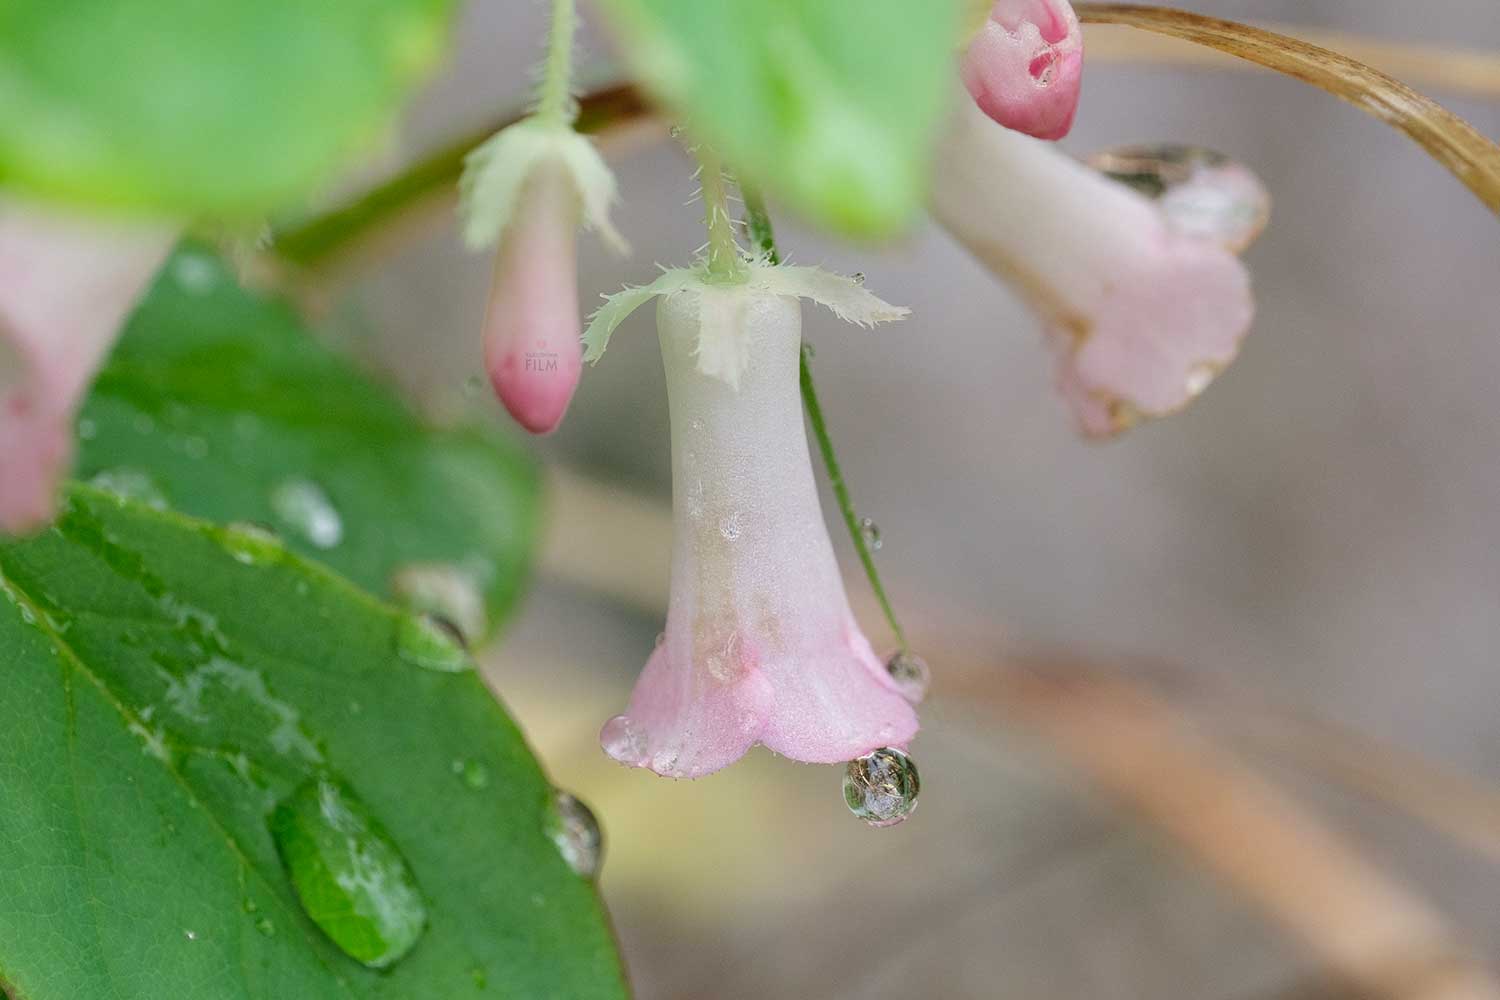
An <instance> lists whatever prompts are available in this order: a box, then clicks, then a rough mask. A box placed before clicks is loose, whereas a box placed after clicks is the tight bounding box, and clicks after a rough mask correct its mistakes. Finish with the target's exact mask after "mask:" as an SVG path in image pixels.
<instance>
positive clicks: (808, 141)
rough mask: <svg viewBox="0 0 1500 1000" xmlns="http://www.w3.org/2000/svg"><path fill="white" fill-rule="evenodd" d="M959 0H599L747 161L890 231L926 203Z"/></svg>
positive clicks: (791, 191) (840, 224) (730, 150)
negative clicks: (842, 0) (856, 0)
mask: <svg viewBox="0 0 1500 1000" xmlns="http://www.w3.org/2000/svg"><path fill="white" fill-rule="evenodd" d="M960 6H961V3H960V2H959V0H925V2H922V3H913V2H911V0H864V2H862V3H858V4H852V3H826V2H825V3H809V2H804V0H715V2H713V3H704V2H701V0H604V7H605V8H606V9H607V10H608V11H609V12H610V13H611V14H612V15H613V16H614V21H615V24H616V25H617V27H618V28H619V30H620V33H621V34H622V36H623V38H624V40H625V42H626V52H627V56H628V57H629V59H630V61H631V64H632V66H633V67H634V69H635V72H636V73H637V74H638V75H639V76H640V78H641V79H642V81H643V82H645V83H646V84H647V85H648V86H649V87H651V88H652V89H653V90H654V91H655V92H656V93H657V94H658V95H659V96H660V97H661V98H662V99H663V100H664V101H666V102H667V103H668V104H669V105H671V106H672V107H673V108H674V109H675V110H676V111H677V112H678V113H679V114H681V115H682V116H683V118H684V120H685V122H686V124H687V125H689V126H690V127H691V128H692V129H693V131H694V134H695V135H697V136H698V137H700V138H702V139H704V140H706V141H707V142H709V143H710V144H712V145H713V146H714V147H715V148H717V149H718V150H719V151H720V152H721V153H722V154H723V156H724V158H725V159H726V160H727V161H728V162H729V163H730V164H731V165H732V166H733V167H734V168H735V169H736V170H738V171H741V172H743V173H744V174H745V175H746V176H747V177H749V178H750V179H752V180H754V181H755V182H756V183H757V184H758V185H759V186H761V187H764V188H766V189H768V190H769V191H771V192H772V193H776V194H780V195H781V196H783V197H784V198H786V199H787V200H788V201H789V202H791V203H792V204H793V206H794V207H796V208H799V209H801V210H802V211H805V212H807V213H808V214H810V215H812V216H813V217H814V218H816V219H818V220H820V221H822V222H823V223H825V224H827V225H830V226H833V227H835V228H837V229H840V230H843V231H845V232H848V233H851V234H854V235H860V236H885V235H889V234H891V233H894V232H896V231H898V230H900V229H901V228H902V227H904V226H905V225H907V224H908V223H909V222H910V221H911V219H912V218H913V217H914V216H915V215H916V214H917V212H918V211H919V210H920V209H921V206H922V203H923V199H924V195H925V191H926V184H927V166H928V159H929V156H930V155H931V152H930V146H931V142H932V139H933V136H934V130H935V128H936V126H937V124H938V118H939V115H940V114H941V113H942V110H943V107H944V105H945V98H946V96H947V92H948V89H949V88H950V87H951V86H953V83H952V81H953V79H954V75H955V71H954V69H953V60H954V49H955V46H956V44H957V39H958V27H957V25H958V14H959V7H960Z"/></svg>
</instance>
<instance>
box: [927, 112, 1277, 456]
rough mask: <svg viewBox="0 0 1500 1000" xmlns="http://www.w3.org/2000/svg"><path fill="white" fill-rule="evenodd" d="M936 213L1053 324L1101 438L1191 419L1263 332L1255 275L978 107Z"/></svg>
mask: <svg viewBox="0 0 1500 1000" xmlns="http://www.w3.org/2000/svg"><path fill="white" fill-rule="evenodd" d="M932 208H933V213H934V215H935V216H936V217H937V219H938V220H939V221H940V222H942V224H943V225H944V226H945V227H946V228H947V229H948V230H949V231H950V232H952V233H953V235H954V236H955V237H957V238H958V240H959V241H960V242H961V243H963V244H964V245H965V246H966V247H967V248H968V249H969V250H970V251H971V252H972V253H973V254H974V255H975V256H976V257H978V258H979V259H980V260H981V261H983V262H984V263H985V264H986V265H988V266H989V267H990V269H991V270H993V271H994V272H995V273H996V274H998V275H1000V276H1002V277H1004V278H1006V279H1007V280H1009V281H1011V282H1013V283H1014V284H1015V285H1016V287H1017V288H1018V289H1019V290H1020V291H1021V292H1022V293H1023V294H1024V295H1025V296H1026V297H1027V298H1028V299H1029V300H1030V302H1031V304H1032V305H1033V306H1034V307H1035V308H1036V309H1037V311H1038V312H1039V313H1040V314H1041V315H1042V317H1043V319H1044V322H1045V323H1046V326H1047V331H1048V335H1049V339H1050V340H1051V342H1052V344H1053V347H1054V350H1055V352H1056V354H1057V358H1058V375H1057V380H1058V385H1059V387H1060V388H1061V390H1062V392H1063V395H1064V397H1065V398H1066V399H1067V400H1068V402H1069V403H1070V405H1071V406H1072V408H1073V411H1074V414H1075V416H1076V417H1077V419H1078V421H1079V424H1080V425H1081V427H1082V429H1083V430H1084V431H1085V432H1086V433H1088V434H1091V435H1105V434H1110V433H1114V432H1116V431H1119V430H1123V429H1125V428H1126V427H1129V426H1131V425H1132V424H1134V423H1135V422H1136V421H1137V420H1138V419H1139V418H1141V417H1143V416H1161V415H1164V414H1168V413H1172V412H1175V411H1176V410H1178V409H1180V408H1182V407H1183V406H1185V405H1186V404H1187V403H1188V402H1190V401H1191V400H1192V399H1193V398H1194V397H1196V396H1197V395H1198V394H1199V393H1200V392H1202V391H1203V390H1204V389H1205V388H1206V387H1207V386H1208V384H1209V383H1210V382H1211V381H1212V380H1213V378H1214V377H1215V376H1216V375H1217V374H1218V373H1219V372H1220V371H1221V370H1222V369H1223V368H1224V367H1225V366H1226V365H1228V364H1229V362H1230V361H1232V360H1233V359H1234V357H1235V355H1236V353H1237V352H1238V350H1239V344H1240V341H1241V339H1242V338H1243V337H1244V335H1245V333H1246V332H1247V331H1248V330H1249V327H1250V322H1251V319H1252V318H1253V316H1254V311H1255V310H1254V302H1253V300H1252V298H1251V295H1250V278H1249V273H1248V272H1247V271H1246V270H1245V267H1244V265H1242V264H1241V263H1240V261H1239V259H1238V258H1237V257H1235V256H1234V254H1233V253H1231V252H1230V251H1229V250H1228V249H1226V248H1225V247H1223V246H1221V245H1220V244H1219V243H1218V242H1216V241H1214V240H1211V239H1203V238H1198V237H1194V236H1191V235H1188V234H1186V233H1183V232H1179V231H1177V230H1176V229H1174V228H1173V227H1172V226H1170V225H1169V224H1168V223H1167V221H1166V220H1165V219H1164V217H1163V215H1162V213H1161V212H1160V211H1158V209H1157V207H1156V206H1155V205H1153V204H1152V203H1151V202H1150V201H1148V200H1147V199H1145V198H1144V197H1142V196H1141V195H1139V194H1137V193H1135V192H1134V191H1132V190H1130V189H1128V188H1126V187H1125V186H1124V185H1122V184H1118V183H1116V182H1114V181H1111V180H1108V179H1106V178H1103V177H1101V176H1099V175H1098V174H1097V173H1095V172H1094V171H1092V170H1090V169H1089V168H1087V167H1085V166H1083V165H1082V164H1080V163H1078V162H1076V161H1074V160H1072V159H1070V158H1069V157H1067V156H1064V155H1062V154H1061V153H1058V152H1056V151H1055V150H1053V149H1052V148H1050V147H1049V146H1048V145H1047V144H1045V143H1042V142H1038V141H1036V140H1035V139H1029V138H1027V137H1025V136H1022V135H1018V134H1016V133H1015V132H1012V131H1009V130H1007V129H1003V128H1000V127H998V126H996V125H995V124H994V123H993V122H991V121H988V120H987V119H985V118H984V117H983V116H982V115H980V114H979V112H978V111H976V110H974V109H972V108H965V109H961V110H960V112H959V115H958V117H957V119H956V121H955V123H954V126H953V127H952V128H951V129H950V131H949V133H948V136H947V138H946V140H945V145H944V148H943V149H942V151H941V152H940V154H939V156H938V157H937V177H936V183H935V185H934V189H933V197H932Z"/></svg>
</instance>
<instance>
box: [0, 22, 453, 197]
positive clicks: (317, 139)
mask: <svg viewBox="0 0 1500 1000" xmlns="http://www.w3.org/2000/svg"><path fill="white" fill-rule="evenodd" d="M451 7H452V0H317V2H307V0H212V2H206V0H11V2H8V3H4V4H0V184H4V185H7V186H16V187H25V188H28V189H30V190H32V191H34V192H36V193H39V194H42V195H46V196H50V197H54V198H63V199H68V200H72V201H79V202H86V203H91V204H97V205H105V206H124V207H129V208H135V209H146V210H152V211H163V212H167V213H171V214H174V215H184V214H189V215H191V214H199V213H204V214H214V215H220V216H232V217H246V216H249V215H252V214H256V213H262V212H265V211H267V210H269V209H273V208H276V207H279V206H281V205H283V204H285V203H287V202H288V201H290V200H292V199H296V198H299V197H301V196H302V195H304V194H306V193H308V191H309V189H310V188H311V187H312V186H314V185H316V184H319V183H321V182H323V181H326V180H328V179H329V178H330V175H331V174H332V173H333V171H334V170H335V169H336V168H337V167H338V166H339V165H340V164H341V163H342V162H343V161H344V160H345V159H347V158H348V157H349V155H350V154H352V153H355V152H358V151H360V150H365V149H369V148H370V147H372V146H373V145H375V144H376V143H377V142H378V141H379V140H380V139H381V138H382V136H383V134H384V132H385V130H386V129H387V128H388V126H389V123H390V119H391V116H392V113H393V112H394V111H395V109H396V107H397V105H398V102H399V101H400V99H401V98H402V97H403V96H404V95H406V94H407V93H408V92H409V91H410V90H411V89H412V87H413V86H414V85H415V84H416V83H418V82H419V81H420V80H421V79H422V78H423V77H424V76H425V75H426V74H427V72H428V71H429V70H430V69H431V68H432V67H433V66H434V65H435V63H436V62H437V59H438V57H439V56H440V55H441V54H442V51H443V48H444V42H445V39H444V35H445V33H446V30H447V22H448V13H449V10H450V9H451Z"/></svg>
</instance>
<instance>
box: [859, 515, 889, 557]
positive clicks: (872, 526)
mask: <svg viewBox="0 0 1500 1000" xmlns="http://www.w3.org/2000/svg"><path fill="white" fill-rule="evenodd" d="M859 537H860V538H861V539H863V540H864V543H865V545H867V546H869V548H870V551H871V552H879V551H880V547H881V546H882V545H884V544H885V543H884V542H883V541H881V539H880V525H878V524H876V523H875V522H874V520H872V519H871V518H868V517H862V518H860V519H859Z"/></svg>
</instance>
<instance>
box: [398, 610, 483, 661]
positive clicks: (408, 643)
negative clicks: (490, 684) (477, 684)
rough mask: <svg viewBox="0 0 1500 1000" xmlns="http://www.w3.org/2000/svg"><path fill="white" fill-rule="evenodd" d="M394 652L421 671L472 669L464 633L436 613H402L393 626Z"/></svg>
mask: <svg viewBox="0 0 1500 1000" xmlns="http://www.w3.org/2000/svg"><path fill="white" fill-rule="evenodd" d="M396 655H397V656H399V657H401V659H403V660H405V661H406V662H407V663H410V664H413V665H415V666H418V667H421V668H423V669H424V670H436V671H438V672H439V673H445V674H458V673H463V672H464V671H465V670H472V669H473V667H474V661H473V660H472V659H471V658H470V657H469V651H468V650H467V649H466V648H464V637H463V633H462V632H460V631H459V630H458V627H457V626H456V625H454V624H453V623H452V622H448V621H444V620H443V619H441V618H439V617H437V616H436V615H427V614H424V615H403V616H402V618H401V621H400V622H399V623H398V624H397V625H396Z"/></svg>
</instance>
